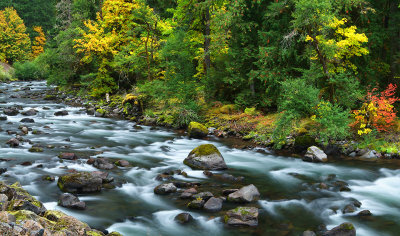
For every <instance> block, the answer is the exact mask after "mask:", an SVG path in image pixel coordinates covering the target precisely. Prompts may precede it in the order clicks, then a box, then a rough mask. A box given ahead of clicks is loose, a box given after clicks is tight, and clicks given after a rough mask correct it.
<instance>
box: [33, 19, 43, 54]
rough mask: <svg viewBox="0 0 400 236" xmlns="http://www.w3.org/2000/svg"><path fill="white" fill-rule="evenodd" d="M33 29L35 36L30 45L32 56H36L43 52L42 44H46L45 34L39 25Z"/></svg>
mask: <svg viewBox="0 0 400 236" xmlns="http://www.w3.org/2000/svg"><path fill="white" fill-rule="evenodd" d="M33 31H35V32H36V34H37V35H36V36H35V38H34V40H33V43H32V44H33V45H32V58H36V57H37V56H39V55H40V54H41V53H43V52H44V45H45V44H46V36H45V35H44V33H43V29H42V27H40V26H35V27H33Z"/></svg>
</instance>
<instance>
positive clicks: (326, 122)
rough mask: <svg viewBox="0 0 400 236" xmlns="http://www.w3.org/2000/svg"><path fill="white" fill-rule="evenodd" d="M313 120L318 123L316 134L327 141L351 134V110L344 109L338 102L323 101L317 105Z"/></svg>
mask: <svg viewBox="0 0 400 236" xmlns="http://www.w3.org/2000/svg"><path fill="white" fill-rule="evenodd" d="M313 120H314V121H316V122H317V124H318V125H317V127H316V128H317V129H316V132H315V133H314V135H315V136H318V137H319V138H321V139H322V140H324V142H326V143H327V142H329V141H330V140H341V139H344V138H346V137H348V136H349V134H350V133H349V129H350V128H349V125H350V122H351V120H350V111H348V110H343V109H342V108H341V107H340V106H338V105H336V104H335V105H332V103H330V102H325V101H321V102H320V103H319V104H318V106H317V107H316V112H315V115H314V116H313Z"/></svg>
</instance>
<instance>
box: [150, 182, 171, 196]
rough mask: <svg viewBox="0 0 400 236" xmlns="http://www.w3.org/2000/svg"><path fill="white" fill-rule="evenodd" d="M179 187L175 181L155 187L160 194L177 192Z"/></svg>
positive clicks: (156, 192) (155, 190)
mask: <svg viewBox="0 0 400 236" xmlns="http://www.w3.org/2000/svg"><path fill="white" fill-rule="evenodd" d="M176 190H177V188H176V187H175V185H174V184H173V183H168V184H161V185H158V186H157V187H155V188H154V193H155V194H159V195H165V194H169V193H174V192H176Z"/></svg>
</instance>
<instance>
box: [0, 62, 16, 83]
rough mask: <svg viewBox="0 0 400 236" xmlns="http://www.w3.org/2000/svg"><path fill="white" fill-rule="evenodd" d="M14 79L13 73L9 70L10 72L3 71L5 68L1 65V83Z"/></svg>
mask: <svg viewBox="0 0 400 236" xmlns="http://www.w3.org/2000/svg"><path fill="white" fill-rule="evenodd" d="M12 78H13V71H12V70H9V71H8V72H7V71H5V70H3V66H2V65H1V64H0V81H8V80H11V79H12Z"/></svg>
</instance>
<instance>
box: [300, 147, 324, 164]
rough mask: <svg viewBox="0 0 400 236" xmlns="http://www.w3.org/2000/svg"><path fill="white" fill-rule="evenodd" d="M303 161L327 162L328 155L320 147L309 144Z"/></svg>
mask: <svg viewBox="0 0 400 236" xmlns="http://www.w3.org/2000/svg"><path fill="white" fill-rule="evenodd" d="M303 161H308V162H327V161H328V156H327V155H326V154H325V152H324V151H322V150H321V149H320V148H318V147H316V146H311V147H309V148H308V149H307V153H306V154H305V155H304V158H303Z"/></svg>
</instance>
